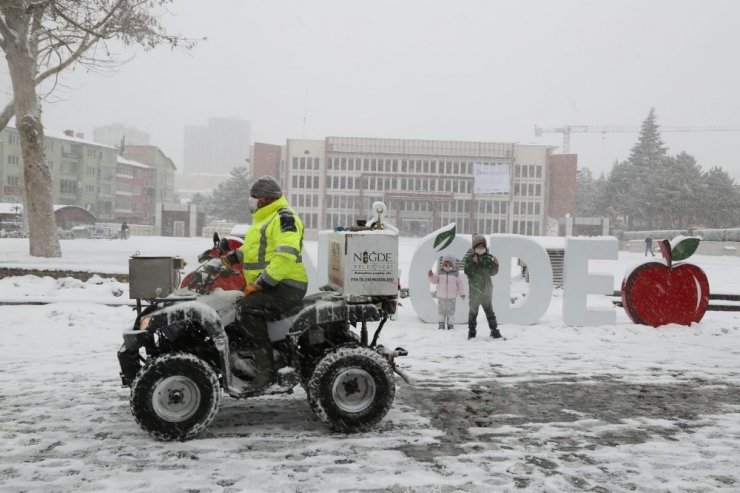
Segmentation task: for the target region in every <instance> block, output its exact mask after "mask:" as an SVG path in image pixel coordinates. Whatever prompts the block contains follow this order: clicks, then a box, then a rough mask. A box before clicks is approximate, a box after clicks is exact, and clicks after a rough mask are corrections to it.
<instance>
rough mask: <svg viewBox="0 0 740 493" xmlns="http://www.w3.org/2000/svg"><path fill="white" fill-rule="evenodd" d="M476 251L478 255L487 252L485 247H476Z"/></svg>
mask: <svg viewBox="0 0 740 493" xmlns="http://www.w3.org/2000/svg"><path fill="white" fill-rule="evenodd" d="M475 253H477V254H478V255H483V254H484V253H486V249H485V248H476V249H475Z"/></svg>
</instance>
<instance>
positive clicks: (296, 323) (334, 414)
mask: <svg viewBox="0 0 740 493" xmlns="http://www.w3.org/2000/svg"><path fill="white" fill-rule="evenodd" d="M164 259H166V261H168V262H170V263H172V262H173V260H174V259H172V258H170V257H165V258H164ZM204 260H205V259H204ZM206 261H207V262H211V263H215V262H219V261H218V260H206ZM174 263H175V264H177V262H174ZM151 270H152V269H148V270H147V272H149V271H151ZM154 270H156V269H154ZM211 270H212V271H214V272H216V273H215V274H213V275H211V276H209V281H210V282H215V281H216V280H217V278H218V275H217V270H218V267H216V266H215V265H214V266H213V268H212V269H211ZM133 275H134V273H133V272H132V271H131V269H130V276H133ZM134 281H135V279H134V278H130V282H131V283H132V284H131V285H132V286H133V283H134ZM176 285H177V284H175V286H176ZM199 290H200V291H201V293H196V292H192V291H183V290H178V291H175V292H173V293H172V294H170V295H169V296H167V297H165V298H153V299H148V300H146V301H148V303H149V304H148V306H144V307H142V304H141V300H137V310H138V316H137V317H136V321H135V322H134V326H133V328H132V329H131V330H130V331H126V332H125V333H124V335H123V340H124V342H123V345H122V346H121V348H120V349H119V351H118V360H119V363H120V366H121V379H122V383H123V386H124V387H130V388H131V397H130V405H131V411H132V413H133V415H134V418H135V419H136V422H137V423H139V425H140V426H141V427H142V428H143V429H144V430H145V431H147V432H149V433H150V434H151V435H152V436H154V437H156V438H159V439H162V440H186V439H189V438H192V437H194V436H195V435H197V434H198V433H199V432H201V431H202V430H203V429H205V428H206V427H207V426H208V424H209V423H210V422H211V421H212V420H213V418H214V417H215V415H216V413H217V411H218V408H219V404H220V401H221V389H224V390H225V391H226V393H228V394H229V395H230V396H231V397H234V398H247V397H252V396H256V395H261V394H273V393H289V392H292V391H293V388H294V387H295V386H296V385H297V384H301V385H302V386H303V388H304V390H305V391H306V395H307V397H308V403H309V405H310V406H311V409H312V410H313V411H314V413H315V414H316V415H317V416H318V418H319V419H320V420H321V421H322V422H323V423H325V424H326V425H327V426H328V427H329V428H331V429H332V430H334V431H338V432H344V433H351V432H358V431H365V430H368V429H370V428H372V427H373V426H374V425H376V424H377V423H378V422H379V421H380V420H381V419H383V417H384V416H385V415H386V413H387V412H388V410H389V409H390V407H391V405H392V403H393V398H394V395H395V381H394V376H393V372H394V371H396V373H398V374H399V375H401V376H402V377H403V378H404V379H406V377H405V375H404V374H403V373H402V372H401V371H400V370H399V369H397V368H396V365H395V362H394V358H395V357H397V356H404V355H406V354H407V352H406V351H405V350H404V349H403V348H396V349H395V350H389V349H386V348H385V347H383V346H382V345H379V344H377V341H378V337H379V335H380V332H381V330H382V328H383V325H384V324H385V322H386V321H387V320H388V318H389V317H390V315H392V314H393V313H394V312H395V309H396V301H397V299H396V297H375V298H372V299H370V298H368V299H365V300H363V301H362V302H351V301H350V300H349V299H347V298H346V297H343V296H342V295H340V294H339V293H336V292H331V291H326V292H320V293H317V294H314V295H310V296H308V297H306V298H304V300H303V302H302V304H300V305H298V306H295V307H294V309H293V310H291V312H290V313H286V314H284V318H282V319H280V320H276V321H273V322H270V323H269V324H268V329H269V333H270V339H271V340H272V344H273V351H274V362H275V372H274V374H275V375H276V377H275V381H274V382H273V383H272V385H270V386H268V387H263V388H261V389H254V388H251V387H250V386H249V384H248V382H246V381H244V380H241V379H239V378H238V377H237V376H235V375H234V374H233V373H232V371H231V368H230V366H229V364H228V361H229V351H230V350H231V349H232V348H233V347H238V346H237V345H238V344H239V341H238V340H237V338H238V335H237V334H238V332H236V331H235V330H234V325H233V324H234V320H235V314H236V310H235V305H236V302H237V300H238V299H239V298H240V297H242V296H243V294H242V292H241V291H236V290H234V291H224V290H221V289H216V290H214V291H211V289H210V287H209V286H208V285H207V284H206V285H204V284H201V285H199ZM157 292H158V293H160V292H161V291H157ZM203 293H207V294H203ZM368 322H379V325H378V326H377V328H376V330H375V333H374V336H373V338H372V340H371V341H370V342H368V327H367V323H368ZM358 332H359V333H358Z"/></svg>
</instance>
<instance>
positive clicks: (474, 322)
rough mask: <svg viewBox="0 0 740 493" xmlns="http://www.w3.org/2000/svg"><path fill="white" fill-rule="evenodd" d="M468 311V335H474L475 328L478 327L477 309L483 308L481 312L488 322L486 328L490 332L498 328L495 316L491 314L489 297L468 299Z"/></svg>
mask: <svg viewBox="0 0 740 493" xmlns="http://www.w3.org/2000/svg"><path fill="white" fill-rule="evenodd" d="M469 307H470V311H469V312H468V334H469V335H475V334H476V331H475V328H476V327H477V326H478V308H479V307H483V312H484V313H485V314H486V319H487V320H488V328H489V329H490V330H491V332H494V331H495V330H496V329H497V327H498V322H496V314H495V313H494V312H493V304H492V303H491V297H490V296H484V297H477V296H476V297H471V298H470V304H469Z"/></svg>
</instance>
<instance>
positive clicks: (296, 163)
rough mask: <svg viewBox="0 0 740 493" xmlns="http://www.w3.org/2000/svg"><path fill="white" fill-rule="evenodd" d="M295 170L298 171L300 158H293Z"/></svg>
mask: <svg viewBox="0 0 740 493" xmlns="http://www.w3.org/2000/svg"><path fill="white" fill-rule="evenodd" d="M293 169H298V158H297V157H294V158H293Z"/></svg>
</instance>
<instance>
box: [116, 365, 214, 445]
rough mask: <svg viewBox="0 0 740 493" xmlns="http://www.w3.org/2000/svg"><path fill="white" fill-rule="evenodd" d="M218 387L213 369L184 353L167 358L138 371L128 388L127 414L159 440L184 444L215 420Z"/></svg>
mask: <svg viewBox="0 0 740 493" xmlns="http://www.w3.org/2000/svg"><path fill="white" fill-rule="evenodd" d="M220 402H221V387H220V386H219V382H218V377H217V376H216V374H215V372H214V371H213V369H212V368H211V367H210V366H209V365H208V363H206V362H205V361H203V360H201V359H200V358H198V357H196V356H193V355H192V354H187V353H174V354H168V355H165V356H162V357H159V358H156V359H154V360H153V361H150V362H148V363H147V365H146V366H145V367H144V368H142V369H141V371H140V372H139V374H138V375H137V377H136V379H135V380H134V382H133V384H132V385H131V401H130V404H131V413H132V414H133V415H134V419H136V422H137V423H139V426H141V428H142V429H143V430H144V431H146V432H148V433H149V434H150V435H152V436H153V437H155V438H158V439H160V440H188V439H190V438H193V437H194V436H195V435H197V434H198V433H200V432H201V431H203V429H205V427H206V426H208V425H209V424H210V422H211V421H212V420H213V418H214V417H215V416H216V412H217V411H218V407H219V404H220Z"/></svg>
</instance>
